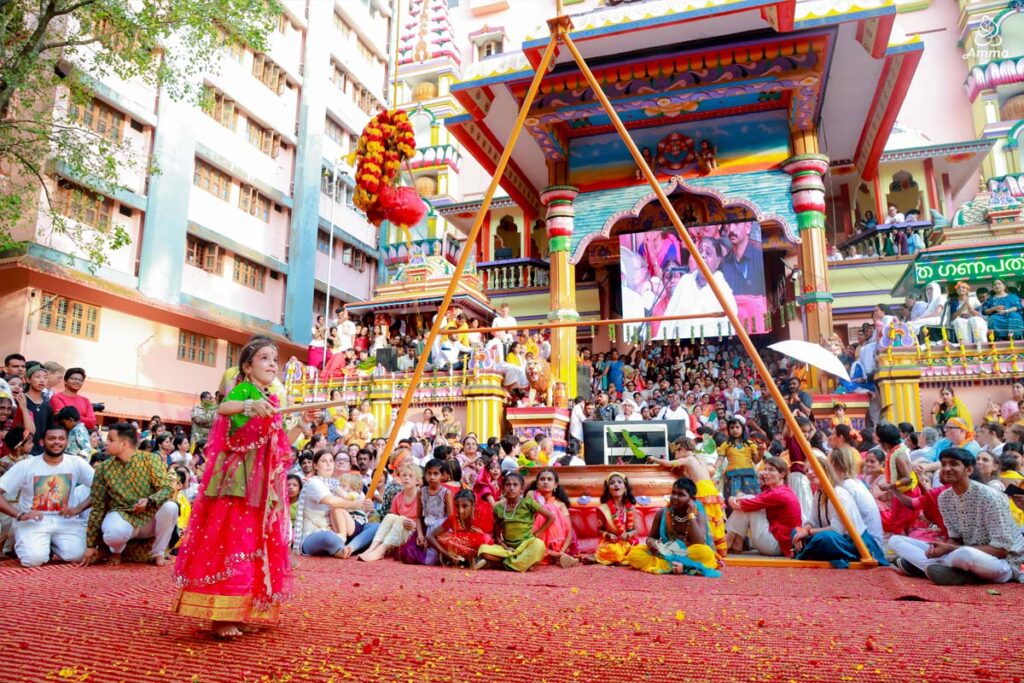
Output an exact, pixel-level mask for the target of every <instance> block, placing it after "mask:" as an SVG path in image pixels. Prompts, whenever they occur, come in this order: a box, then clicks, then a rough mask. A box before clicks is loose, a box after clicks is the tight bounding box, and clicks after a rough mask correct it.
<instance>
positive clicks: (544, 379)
mask: <svg viewBox="0 0 1024 683" xmlns="http://www.w3.org/2000/svg"><path fill="white" fill-rule="evenodd" d="M526 381H527V383H528V384H529V385H530V390H529V392H528V393H527V395H526V398H525V399H524V400H523V402H522V404H521V405H522V406H549V405H551V404H552V401H553V400H554V397H553V395H552V392H553V389H554V385H553V383H552V381H551V366H550V365H549V364H548V362H547V361H543V360H538V359H534V360H531V361H530V362H528V363H527V364H526Z"/></svg>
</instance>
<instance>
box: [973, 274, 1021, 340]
mask: <svg viewBox="0 0 1024 683" xmlns="http://www.w3.org/2000/svg"><path fill="white" fill-rule="evenodd" d="M992 291H993V296H992V298H990V299H988V300H987V301H986V302H985V308H984V310H983V311H982V312H983V313H984V314H985V315H987V316H988V329H990V330H992V331H993V332H995V333H996V336H997V337H999V338H1000V339H1006V338H1008V337H1009V335H1010V334H1013V336H1014V337H1018V338H1019V337H1020V336H1021V333H1022V332H1024V318H1022V317H1021V300H1020V297H1019V296H1017V295H1016V294H1011V293H1010V292H1008V291H1007V290H1006V282H1004V281H1003V280H994V281H993V282H992Z"/></svg>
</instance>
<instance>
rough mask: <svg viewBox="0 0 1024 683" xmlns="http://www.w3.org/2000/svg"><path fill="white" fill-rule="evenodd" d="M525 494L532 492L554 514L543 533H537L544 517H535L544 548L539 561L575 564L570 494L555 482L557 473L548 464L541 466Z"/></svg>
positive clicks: (535, 527)
mask: <svg viewBox="0 0 1024 683" xmlns="http://www.w3.org/2000/svg"><path fill="white" fill-rule="evenodd" d="M527 495H532V496H533V498H534V500H536V501H537V502H538V503H540V504H541V505H543V506H544V507H546V508H547V509H549V510H550V511H551V512H552V513H554V515H555V518H554V521H552V522H551V525H550V526H548V528H547V529H545V530H544V531H543V532H542V533H538V532H539V530H540V528H541V526H543V525H544V522H545V521H547V520H545V519H544V518H543V517H540V516H538V517H537V519H536V521H535V522H534V524H533V530H534V533H536V534H537V538H539V539H540V540H542V541H544V549H545V550H546V553H545V555H544V559H543V560H541V562H542V563H543V564H555V563H557V564H558V565H560V566H562V567H566V568H568V567H575V566H576V565H577V564H579V560H577V559H576V558H575V557H573V553H574V551H575V545H576V543H575V541H576V536H575V534H574V533H573V530H572V520H571V519H570V518H569V504H570V503H569V496H568V495H566V493H565V490H564V489H563V488H562V485H561V484H559V483H558V472H556V471H555V470H554V469H552V468H550V467H545V468H544V469H542V470H541V471H540V472H539V473H538V474H537V478H536V479H534V480H533V483H532V484H530V488H529V489H528V494H527Z"/></svg>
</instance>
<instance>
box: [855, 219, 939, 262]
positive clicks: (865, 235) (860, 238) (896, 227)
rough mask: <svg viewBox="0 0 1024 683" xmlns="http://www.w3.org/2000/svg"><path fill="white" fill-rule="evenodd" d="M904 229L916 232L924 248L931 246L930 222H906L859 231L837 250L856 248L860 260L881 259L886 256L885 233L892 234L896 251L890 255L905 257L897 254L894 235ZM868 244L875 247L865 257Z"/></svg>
mask: <svg viewBox="0 0 1024 683" xmlns="http://www.w3.org/2000/svg"><path fill="white" fill-rule="evenodd" d="M906 228H910V230H911V232H916V233H917V234H919V235H921V238H922V239H923V240H924V246H925V248H928V247H929V246H931V233H932V224H931V221H906V222H904V223H879V224H878V225H876V226H875V227H874V228H871V229H870V230H862V231H860V232H858V233H855V234H854V235H853V237H850V238H849V239H847V240H846V241H844V242H841V243H840V244H839V250H840V251H845V250H846V249H848V248H850V247H857V248H858V250H859V251H860V256H861V258H877V257H883V256H885V255H886V254H885V253H884V252H885V238H886V234H887V233H892V239H893V244H894V247H895V248H896V250H897V251H896V254H891V255H893V256H899V255H906V254H900V253H899V247H898V245H897V244H896V235H895V233H896V232H897V231H902V230H904V229H906ZM869 244H871V245H873V246H874V247H875V253H874V254H872V255H871V256H870V257H868V256H866V254H865V250H866V249H867V246H868V245H869ZM844 258H849V257H848V256H846V254H844Z"/></svg>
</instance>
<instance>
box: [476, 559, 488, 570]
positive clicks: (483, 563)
mask: <svg viewBox="0 0 1024 683" xmlns="http://www.w3.org/2000/svg"><path fill="white" fill-rule="evenodd" d="M486 566H487V560H485V559H483V558H480V559H479V560H477V561H476V562H474V563H473V569H483V568H484V567H486Z"/></svg>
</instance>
